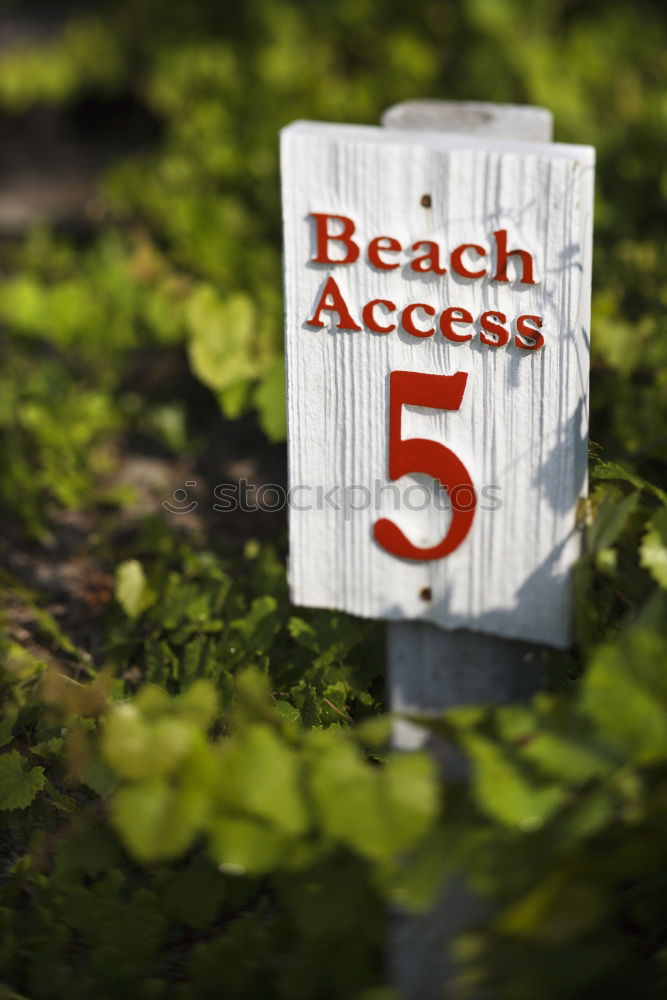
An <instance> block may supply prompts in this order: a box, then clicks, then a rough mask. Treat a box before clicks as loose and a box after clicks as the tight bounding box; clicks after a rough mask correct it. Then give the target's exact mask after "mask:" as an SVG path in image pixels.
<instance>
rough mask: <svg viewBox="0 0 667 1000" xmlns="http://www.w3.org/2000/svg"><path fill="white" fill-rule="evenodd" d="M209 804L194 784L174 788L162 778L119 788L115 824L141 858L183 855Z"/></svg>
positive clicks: (149, 859)
mask: <svg viewBox="0 0 667 1000" xmlns="http://www.w3.org/2000/svg"><path fill="white" fill-rule="evenodd" d="M207 809H208V804H207V801H206V798H205V796H204V795H202V793H201V792H200V790H199V789H198V788H196V787H194V786H192V785H189V786H188V785H186V786H184V787H181V788H179V787H173V786H170V785H168V784H167V783H166V782H165V781H163V780H161V779H160V778H149V779H147V780H145V781H141V782H137V783H136V784H133V785H129V786H127V787H124V788H121V789H119V790H118V791H117V792H116V794H115V796H114V798H113V802H112V807H111V816H112V820H113V823H114V826H115V827H116V829H117V830H118V833H119V834H120V835H121V837H122V838H123V841H124V842H125V844H126V846H127V848H128V850H130V851H131V852H132V854H134V856H135V857H136V858H138V859H139V860H140V861H158V860H161V859H167V858H173V857H176V856H178V855H179V854H182V853H183V852H184V851H185V850H186V849H187V848H188V847H189V846H190V844H191V842H192V840H193V839H194V837H195V836H196V834H197V833H198V832H199V830H200V829H201V828H202V826H203V823H204V820H205V818H206V814H207Z"/></svg>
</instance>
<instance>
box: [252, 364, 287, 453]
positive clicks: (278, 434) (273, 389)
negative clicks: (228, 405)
mask: <svg viewBox="0 0 667 1000" xmlns="http://www.w3.org/2000/svg"><path fill="white" fill-rule="evenodd" d="M253 401H254V403H255V406H256V407H257V411H258V413H259V422H260V425H261V427H262V430H263V431H264V433H265V434H266V436H267V437H268V438H269V440H270V441H284V439H285V436H286V434H287V404H286V400H285V363H284V361H283V359H282V358H278V359H277V360H276V361H274V363H273V364H272V365H271V367H270V368H269V370H268V371H267V372H266V373H265V375H264V377H263V378H262V381H261V382H260V383H259V385H258V386H257V388H256V389H255V394H254V397H253Z"/></svg>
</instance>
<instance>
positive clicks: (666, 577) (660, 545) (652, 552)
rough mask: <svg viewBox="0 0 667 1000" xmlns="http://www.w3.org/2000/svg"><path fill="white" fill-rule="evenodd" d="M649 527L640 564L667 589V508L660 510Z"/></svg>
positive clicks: (641, 550)
mask: <svg viewBox="0 0 667 1000" xmlns="http://www.w3.org/2000/svg"><path fill="white" fill-rule="evenodd" d="M648 527H649V530H648V531H647V532H646V534H645V535H644V537H643V538H642V542H641V546H640V549H639V562H640V564H641V565H642V566H643V567H644V568H645V569H647V570H648V571H649V572H650V573H651V576H652V577H653V579H654V580H655V581H656V582H657V583H659V584H660V586H661V587H665V589H667V508H662V509H661V510H659V511H658V512H657V513H656V514H655V515H654V516H653V517H652V518H651V520H650V521H649V525H648Z"/></svg>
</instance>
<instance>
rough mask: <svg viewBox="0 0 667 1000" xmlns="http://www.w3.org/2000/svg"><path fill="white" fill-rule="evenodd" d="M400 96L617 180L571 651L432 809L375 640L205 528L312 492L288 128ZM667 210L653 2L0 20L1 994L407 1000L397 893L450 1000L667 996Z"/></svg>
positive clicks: (346, 116)
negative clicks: (305, 477) (441, 928)
mask: <svg viewBox="0 0 667 1000" xmlns="http://www.w3.org/2000/svg"><path fill="white" fill-rule="evenodd" d="M414 97H441V98H447V99H477V100H496V101H501V102H502V101H507V102H515V103H532V104H539V105H544V106H546V107H548V108H550V109H551V110H552V111H553V113H554V116H555V125H556V136H555V137H556V139H557V140H560V141H566V142H582V143H589V144H593V145H594V146H596V148H597V154H598V186H597V192H596V199H597V201H596V230H595V274H594V295H593V324H592V355H593V368H592V386H591V389H592V414H591V437H592V440H593V441H594V442H595V445H594V446H593V448H592V455H591V498H590V501H589V502H588V505H587V508H586V510H585V512H584V519H585V522H586V544H585V552H584V555H583V557H582V560H581V564H580V567H579V571H578V576H577V591H576V606H577V636H578V639H577V644H576V646H575V647H574V648H573V649H572V650H571V651H568V653H566V654H558V655H556V654H553V655H552V657H551V665H550V673H549V682H548V687H547V690H546V691H545V692H544V693H542V694H541V695H540V696H539V697H538V698H537V699H536V700H535V702H534V703H533V704H532V705H531V706H525V707H523V708H521V709H519V708H516V709H496V710H494V709H492V708H485V707H483V706H480V707H479V708H476V709H471V710H469V711H459V712H453V713H449V715H448V717H447V718H446V719H444V720H443V721H442V722H441V723H440V725H441V726H442V727H444V729H445V731H446V732H447V734H448V736H449V738H451V739H454V740H456V741H457V742H458V743H459V744H460V745H461V746H462V747H463V748H464V750H465V751H466V752H467V753H468V754H469V756H470V758H471V760H472V764H473V768H472V778H471V783H470V786H469V787H459V786H457V785H456V784H455V783H454V782H451V783H449V784H447V786H446V788H445V790H444V793H443V791H442V790H441V789H440V787H439V785H438V783H437V781H436V780H435V776H434V775H433V773H432V770H431V767H430V765H429V762H428V760H427V759H426V758H424V757H422V756H421V755H419V754H416V755H406V756H404V757H401V758H396V757H394V756H393V755H392V754H391V752H390V751H388V750H387V746H386V744H387V735H388V726H387V722H386V719H385V718H384V717H383V715H382V712H383V710H384V707H385V704H384V695H383V680H382V675H383V653H382V642H381V638H382V632H381V629H380V628H379V627H377V626H375V625H373V624H368V623H361V622H358V621H355V620H353V619H349V618H345V617H344V616H340V615H335V614H329V613H324V612H322V613H308V614H303V615H302V614H301V613H300V612H297V610H296V609H294V608H292V607H290V605H289V602H288V599H287V592H286V585H285V579H284V559H285V525H284V521H283V515H282V514H280V513H277V514H268V513H264V514H261V515H260V514H255V515H246V516H243V515H242V514H236V515H220V514H216V513H215V512H213V511H212V510H211V504H212V500H211V497H212V493H211V490H212V486H213V485H214V484H216V483H219V482H225V481H227V482H236V481H238V480H239V479H240V478H242V477H248V478H249V479H251V480H253V481H254V482H255V483H257V484H261V483H271V482H281V480H282V479H283V478H284V474H285V473H284V465H285V457H284V445H283V443H282V442H283V439H284V434H285V426H284V384H283V380H284V376H283V357H282V290H281V268H280V212H279V193H278V165H277V133H278V130H279V129H280V128H281V127H282V126H283V125H285V124H286V123H288V122H289V121H292V120H294V119H295V118H310V119H320V120H327V121H348V122H360V123H364V122H367V123H377V122H378V120H379V116H380V114H381V112H382V111H383V110H384V109H385V108H386V107H387V106H389V105H390V104H392V103H394V102H397V101H400V100H405V99H409V98H414ZM666 198H667V15H666V14H665V11H664V5H663V4H662V3H661V2H658V0H656V2H651V0H636V2H634V3H632V4H629V3H626V4H614V3H609V2H606V3H602V2H601V0H577V2H574V0H532V2H528V0H465V2H461V3H454V2H448V0H424V2H421V3H419V4H406V3H404V2H398V0H385V2H383V3H382V4H377V3H373V2H372V0H334V2H331V0H327V2H324V0H308V2H305V0H304V2H298V0H293V2H287V0H246V2H245V3H242V4H235V5H232V4H230V3H228V2H224V0H218V2H214V0H210V2H207V0H192V2H190V3H175V2H171V0H160V2H158V0H115V2H114V3H108V4H105V3H101V2H97V3H87V4H67V3H62V4H60V3H52V2H49V3H46V2H44V3H38V2H34V3H33V2H25V3H18V2H17V3H12V2H8V0H0V270H1V278H2V281H1V284H0V338H1V341H2V351H3V364H2V366H1V368H0V447H1V450H2V455H3V460H4V461H3V470H2V476H1V477H0V503H1V505H2V514H3V520H4V526H5V531H4V538H3V540H2V543H1V545H2V555H3V567H4V568H3V569H2V575H1V580H0V582H1V583H2V608H3V611H2V614H3V620H4V633H5V638H4V640H3V658H4V670H3V674H2V697H3V706H4V713H3V722H2V723H1V724H0V745H2V748H3V749H2V756H0V809H2V813H0V815H1V816H2V826H1V827H0V836H1V838H2V844H3V848H4V851H3V854H4V857H5V861H4V864H3V871H2V884H1V888H0V892H1V896H0V922H2V926H3V935H2V944H1V945H0V996H2V997H3V998H4V997H6V998H7V1000H10V998H28V1000H61V998H63V997H65V996H67V997H71V998H82V1000H83V998H89V997H95V998H96V1000H106V998H108V1000H117V997H119V996H121V995H124V996H127V997H137V998H146V1000H152V998H162V997H164V998H174V1000H187V998H196V1000H198V998H200V997H201V998H206V997H209V996H211V997H213V996H215V997H216V998H217V997H219V996H221V995H224V996H226V997H230V998H239V1000H245V998H255V997H259V996H261V997H263V998H267V1000H270V998H277V1000H300V998H304V1000H308V998H317V1000H319V998H322V1000H326V998H338V1000H349V998H352V997H357V998H360V1000H361V998H363V1000H386V998H390V997H395V996H396V994H395V993H393V992H392V991H391V989H390V987H389V986H388V985H387V982H386V973H385V970H384V962H383V952H384V948H385V941H386V938H387V927H386V917H385V913H386V906H387V903H388V902H396V903H400V904H401V905H402V906H407V907H412V908H419V907H423V906H425V905H427V904H428V902H429V901H430V900H431V899H432V898H433V895H434V893H435V892H436V891H437V889H438V887H439V886H440V885H441V884H442V882H443V880H444V879H446V878H447V877H448V875H449V874H450V873H451V872H452V871H454V870H456V871H460V872H463V873H464V874H465V877H466V878H468V880H469V881H470V882H471V883H472V884H473V885H474V886H475V888H476V890H477V891H478V892H481V893H485V894H487V895H488V896H490V897H491V898H492V899H493V900H494V906H493V908H492V911H491V915H490V916H489V917H488V918H487V919H486V920H485V922H483V923H481V924H480V925H479V926H478V927H477V928H475V929H473V930H472V931H471V932H470V933H469V934H467V935H466V936H465V937H464V939H462V940H461V942H460V943H459V946H458V954H459V959H460V974H459V976H458V979H457V982H456V985H455V987H452V989H455V990H456V992H455V994H452V995H456V996H457V997H462V998H467V997H477V996H483V997H488V998H489V1000H498V998H499V997H501V996H502V998H503V1000H538V998H539V1000H584V998H585V1000H589V998H590V997H591V996H597V995H604V996H605V997H607V998H608V1000H613V998H616V997H618V998H619V1000H620V998H623V1000H629V998H635V997H636V998H638V1000H639V998H641V1000H646V998H655V1000H659V998H664V997H665V996H666V995H667V902H666V900H667V893H666V892H665V887H666V882H665V874H664V873H665V870H666V862H667V843H666V842H665V837H664V829H665V820H666V819H667V784H666V783H665V776H666V774H667V718H666V708H667V672H666V670H665V667H666V666H667V662H666V661H667V655H666V654H667V601H666V597H665V590H666V589H667V512H666V511H665V507H666V506H667V495H666V493H665V492H664V491H665V490H666V489H667V328H666V326H667V324H666V320H665V311H666V307H667V282H665V280H664V274H665V265H664V259H665V250H666V248H665V219H666V218H667V214H666V212H665V200H666ZM186 481H188V482H190V481H194V482H196V483H197V486H196V488H194V489H193V490H191V494H192V495H193V496H194V497H196V498H197V499H198V501H199V507H198V508H197V510H196V511H195V512H192V513H190V514H178V515H173V514H171V515H170V514H168V513H167V512H166V511H165V510H164V509H163V508H162V501H163V500H165V499H169V497H170V496H171V494H172V492H173V491H174V490H175V489H177V488H180V487H182V486H183V484H184V483H185V482H186Z"/></svg>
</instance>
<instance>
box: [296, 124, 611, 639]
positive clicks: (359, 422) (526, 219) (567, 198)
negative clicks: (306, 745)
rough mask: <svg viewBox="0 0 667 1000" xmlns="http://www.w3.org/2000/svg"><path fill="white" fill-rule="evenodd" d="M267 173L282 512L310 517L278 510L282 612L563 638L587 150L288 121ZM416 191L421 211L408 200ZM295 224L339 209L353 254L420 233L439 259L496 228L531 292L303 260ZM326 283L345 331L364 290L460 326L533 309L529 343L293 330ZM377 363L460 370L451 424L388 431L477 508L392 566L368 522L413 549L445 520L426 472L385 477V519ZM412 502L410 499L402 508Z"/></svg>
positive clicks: (309, 232) (364, 264) (435, 419)
mask: <svg viewBox="0 0 667 1000" xmlns="http://www.w3.org/2000/svg"><path fill="white" fill-rule="evenodd" d="M282 176H283V207H284V220H285V293H286V349H287V364H288V420H289V478H290V487H291V488H292V489H294V488H295V487H306V489H305V490H301V491H300V492H299V494H298V497H297V495H296V494H294V498H295V499H297V501H298V506H299V507H301V508H303V507H310V509H297V507H296V506H295V504H294V503H292V505H291V508H290V585H291V592H292V599H293V600H294V602H295V603H296V604H302V605H308V606H315V607H331V608H339V609H341V610H345V611H348V612H351V613H353V614H358V615H362V616H365V617H371V618H387V619H393V620H397V621H400V620H415V619H421V620H425V621H430V622H432V623H434V624H436V625H439V626H440V627H442V628H449V629H461V628H464V629H468V630H472V631H479V632H485V633H487V634H496V635H500V636H506V637H508V638H518V639H523V640H527V641H537V642H544V643H548V644H552V645H555V646H565V645H567V644H568V643H569V641H570V619H571V606H570V601H571V597H570V590H571V588H570V574H571V568H572V564H573V562H574V560H575V559H576V556H577V554H578V551H579V538H578V533H577V530H576V527H575V512H576V505H577V500H578V497H579V496H580V495H581V494H582V493H583V492H585V489H586V478H585V477H586V472H585V470H586V453H587V423H588V404H587V394H588V330H589V294H590V291H589V290H590V250H591V227H592V184H593V151H592V150H591V149H590V148H588V147H574V146H562V145H558V144H546V143H545V144H541V143H529V142H507V141H502V140H498V139H492V138H480V137H477V136H474V135H449V134H439V133H436V132H422V131H410V132H406V131H399V130H395V129H391V128H384V129H380V128H371V127H362V126H335V125H326V124H315V123H295V124H294V125H292V126H289V127H288V128H287V129H285V130H284V131H283V134H282ZM424 194H428V195H429V196H430V203H431V207H424V206H423V205H422V199H423V195H424ZM310 212H327V213H336V214H339V215H346V216H349V217H350V218H352V219H353V220H354V221H355V223H356V225H357V234H356V237H355V238H357V237H358V239H359V242H360V243H361V244H362V245H363V244H364V243H367V242H368V240H369V239H371V238H372V237H374V236H378V235H390V236H394V237H396V238H397V239H399V240H400V241H401V243H402V244H403V245H408V246H409V245H410V244H412V243H413V242H414V241H415V240H418V239H430V240H434V241H437V242H438V243H439V245H440V246H441V248H442V249H443V251H447V252H449V251H451V250H452V249H453V248H454V247H455V246H456V245H458V244H460V243H464V242H465V243H471V242H474V243H480V244H482V245H486V246H489V247H491V246H492V243H491V234H492V232H493V231H494V230H497V229H503V228H504V229H507V231H508V233H509V241H510V248H512V249H513V248H515V247H522V248H525V249H528V250H529V251H530V252H531V253H532V254H533V255H534V258H535V261H536V265H537V271H538V277H539V283H538V284H536V285H522V284H519V283H517V282H512V283H511V284H506V285H505V284H501V283H497V282H493V281H489V280H488V279H485V280H483V281H482V280H476V281H471V280H467V279H464V278H459V277H458V276H456V275H454V276H452V274H451V269H450V272H448V273H447V274H446V275H443V276H434V275H426V276H419V275H415V274H414V273H413V272H411V271H410V270H409V269H408V268H407V267H406V266H405V263H406V262H407V260H408V259H409V258H408V257H407V256H406V257H405V258H402V266H401V267H400V268H399V269H398V270H396V271H385V272H380V271H378V270H377V269H375V268H373V267H372V266H371V265H369V263H368V261H367V260H366V259H365V258H364V256H363V254H362V257H361V258H360V259H359V260H358V261H357V262H356V263H354V264H351V265H347V266H344V267H343V266H335V267H327V266H324V265H313V264H310V263H309V261H310V258H311V256H312V251H313V247H312V240H313V226H312V220H310V219H309V213H310ZM330 274H333V275H334V277H335V278H336V280H337V281H338V282H339V285H340V288H341V291H342V292H343V294H344V296H345V300H346V302H347V304H348V306H349V307H350V310H351V311H352V313H353V315H354V316H355V318H356V319H357V321H358V322H359V321H360V313H361V307H362V306H363V304H364V303H366V302H368V301H369V300H370V299H373V298H378V297H380V298H386V299H390V300H392V301H394V302H395V303H396V304H397V305H398V306H399V308H401V307H402V306H404V305H407V304H408V303H410V302H413V301H419V302H426V303H429V304H431V305H433V306H434V307H435V308H436V309H437V310H438V311H440V310H442V309H443V308H445V307H447V306H456V307H461V308H466V309H469V310H470V312H471V313H472V314H473V315H474V316H475V317H477V316H479V314H480V313H481V312H482V311H484V310H491V309H497V310H500V311H502V312H503V313H505V314H506V315H507V317H508V320H510V321H511V320H512V319H513V318H514V317H516V316H518V315H519V314H537V315H541V316H543V317H544V335H545V340H546V344H545V347H544V348H543V349H541V350H539V351H534V352H533V351H523V350H520V349H519V348H516V347H514V346H509V345H508V346H507V347H503V348H494V347H489V346H484V345H483V344H481V343H480V342H479V340H478V338H477V337H476V338H475V339H474V340H473V341H471V342H468V343H461V344H454V343H450V342H448V341H447V340H446V339H445V338H444V337H443V336H442V335H441V334H439V333H436V335H435V336H434V337H432V338H427V339H416V338H414V337H410V336H409V335H408V334H406V333H404V332H400V331H396V332H394V333H391V334H386V335H378V334H372V333H370V332H368V331H367V330H362V331H361V332H345V331H338V330H333V329H322V330H318V329H313V328H312V327H310V326H308V324H307V323H306V320H307V319H308V318H309V317H310V316H311V315H312V311H313V307H314V304H315V302H316V301H317V299H318V297H319V293H320V292H321V289H322V286H323V284H324V281H325V280H326V278H327V277H328V276H329V275H330ZM327 325H328V324H327ZM393 370H408V371H419V372H428V373H432V374H445V373H447V374H450V373H454V372H459V371H463V372H466V373H467V374H468V385H467V388H466V393H465V396H464V400H463V404H462V406H461V409H460V410H459V411H456V412H444V411H438V410H433V409H425V408H416V407H404V411H403V414H404V415H403V437H424V438H429V439H432V440H434V441H438V442H441V443H443V444H446V445H447V447H449V448H451V449H453V450H454V451H455V452H456V454H458V455H459V456H460V457H461V458H462V460H463V461H464V462H465V464H466V466H467V467H468V469H469V470H470V472H471V474H472V478H473V481H474V483H475V485H476V487H477V490H478V495H479V496H480V506H479V508H478V511H477V513H476V516H475V520H474V523H473V527H472V529H471V531H470V533H469V535H468V537H467V538H466V540H465V541H464V543H463V544H462V545H461V547H460V548H459V549H457V550H456V551H455V552H454V553H452V554H451V555H450V556H447V557H446V558H444V559H440V560H437V561H434V562H426V563H415V562H412V561H407V560H401V559H398V558H396V557H394V556H392V555H390V554H389V553H387V552H385V551H383V550H382V549H381V548H380V547H379V546H378V545H377V543H376V542H375V541H374V540H373V537H372V527H373V523H374V522H375V521H376V520H377V519H378V517H380V516H383V515H384V516H390V517H391V518H392V519H393V520H395V521H396V523H397V524H399V525H400V526H401V527H402V528H403V529H404V531H405V532H406V534H407V535H408V537H409V538H410V539H411V540H412V541H413V542H414V543H415V544H417V545H428V544H433V543H434V542H436V541H437V540H438V539H439V538H441V537H442V535H443V534H444V531H445V530H446V527H447V518H448V514H447V512H446V511H443V510H438V509H436V505H435V503H434V502H433V500H434V499H435V497H436V495H437V491H436V489H435V487H434V486H433V483H432V481H431V480H429V479H428V478H427V477H418V478H417V479H415V478H413V477H410V478H408V477H406V478H405V480H401V481H399V483H398V485H399V486H400V488H401V490H402V500H401V501H400V502H401V509H400V510H399V511H398V512H395V511H394V510H393V504H394V502H395V499H394V494H393V493H392V492H391V488H390V487H389V484H388V478H387V448H388V417H387V414H388V375H389V372H390V371H393ZM416 482H418V483H421V485H422V486H424V487H427V488H430V489H431V492H432V493H433V498H432V502H431V504H430V505H429V507H428V508H427V509H425V510H408V509H406V501H405V491H406V489H407V488H408V487H409V486H410V485H412V486H413V487H414V485H415V483H416ZM345 487H347V488H348V493H347V494H345V492H344V489H345ZM361 488H364V489H361ZM490 488H493V495H494V496H495V497H498V498H499V499H500V501H501V504H502V505H501V507H500V509H483V508H484V507H485V506H486V507H487V508H491V507H493V505H494V501H493V500H491V499H490V498H489V499H488V501H487V502H486V503H485V502H484V501H485V499H486V498H485V497H484V491H485V489H486V490H489V489H490ZM331 491H333V492H331ZM365 491H367V493H366V492H365ZM327 494H329V497H330V501H329V502H327V501H326V497H327ZM346 495H347V498H348V501H351V503H347V504H346V502H345V497H346ZM367 495H368V497H369V498H370V502H368V503H365V500H366V497H367ZM423 495H424V494H423V492H422V493H420V494H415V493H414V491H413V493H412V498H413V503H417V504H419V503H421V502H422V498H423ZM355 505H356V506H361V505H364V506H363V509H360V510H355V509H353V507H354V506H355ZM336 507H337V508H338V509H336ZM318 508H320V509H318ZM425 595H430V600H425V599H424V597H425Z"/></svg>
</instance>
